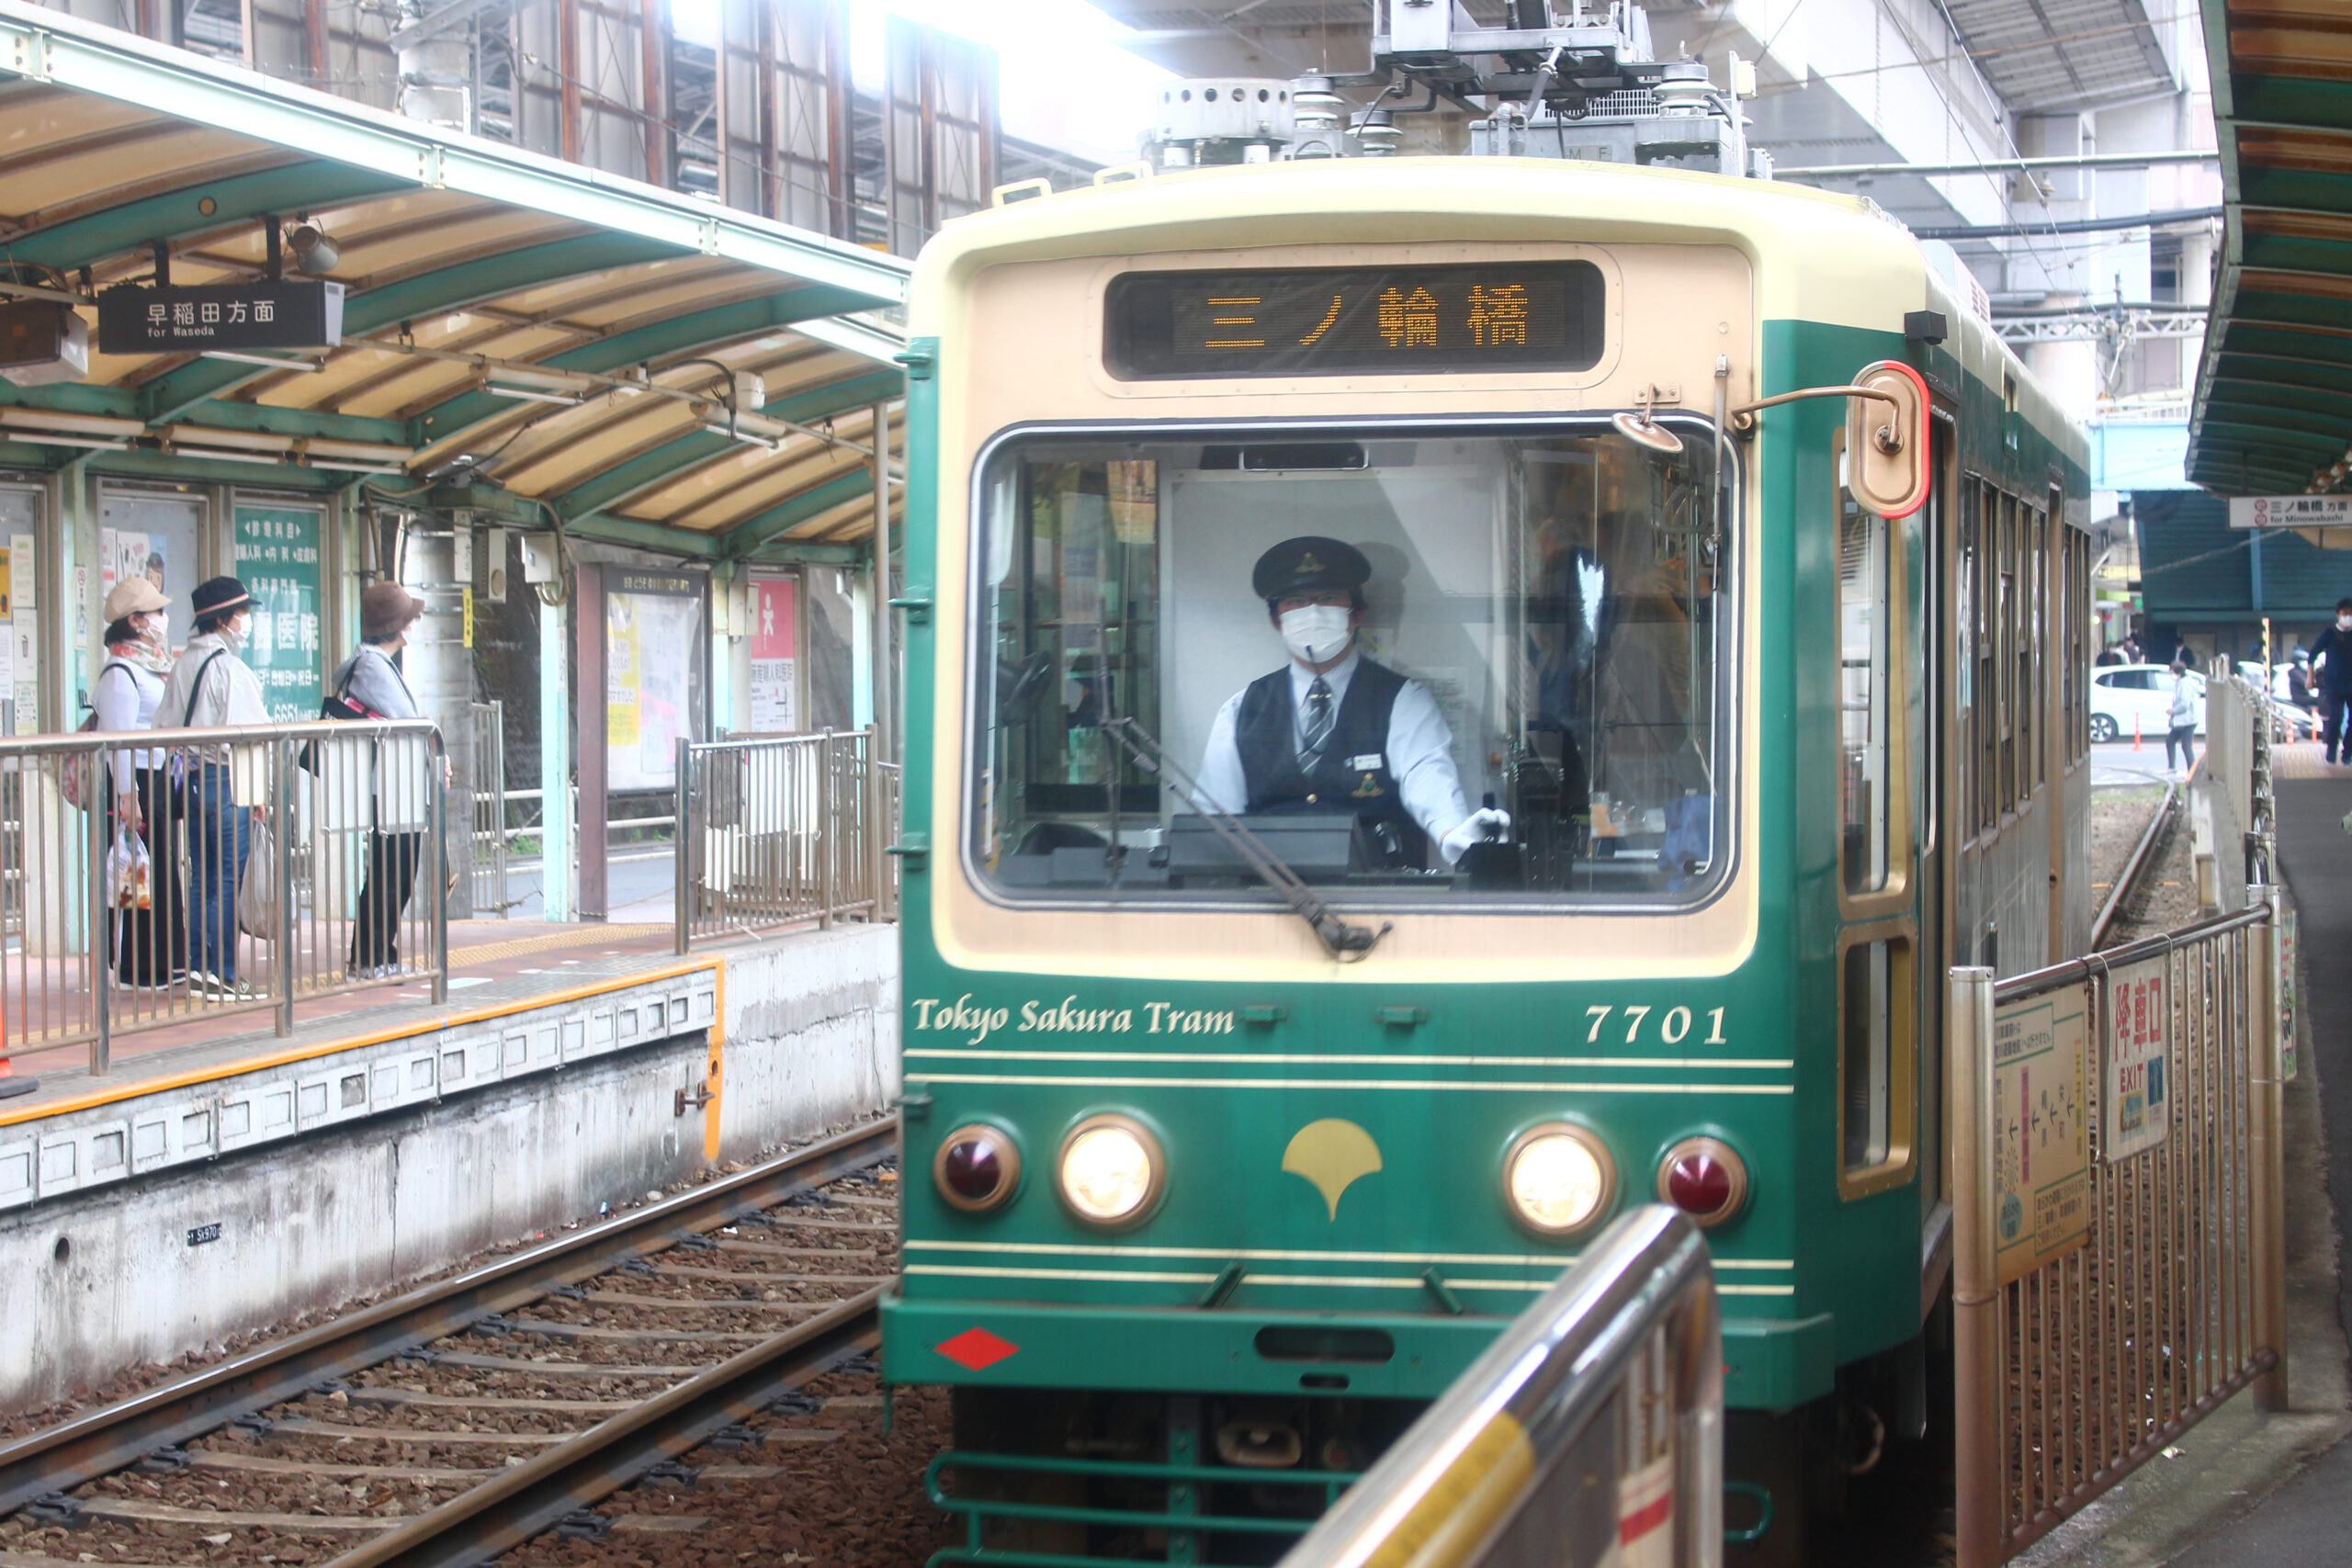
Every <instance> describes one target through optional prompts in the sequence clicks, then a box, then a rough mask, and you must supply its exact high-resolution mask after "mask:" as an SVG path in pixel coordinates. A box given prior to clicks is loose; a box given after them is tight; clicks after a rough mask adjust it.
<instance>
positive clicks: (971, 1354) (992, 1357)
mask: <svg viewBox="0 0 2352 1568" xmlns="http://www.w3.org/2000/svg"><path fill="white" fill-rule="evenodd" d="M933 1349H935V1350H937V1351H938V1352H939V1353H940V1354H941V1355H943V1356H944V1357H946V1358H947V1359H949V1360H951V1361H953V1362H955V1363H956V1365H957V1366H959V1367H963V1368H966V1369H967V1370H968V1371H975V1372H981V1371H987V1370H988V1369H989V1368H990V1367H993V1366H995V1365H996V1364H997V1363H998V1362H999V1361H1001V1360H1003V1359H1005V1358H1006V1357H1007V1356H1011V1355H1015V1354H1017V1353H1018V1352H1019V1351H1020V1349H1021V1347H1020V1346H1018V1345H1015V1344H1014V1343H1012V1341H1011V1340H1009V1339H1001V1338H999V1337H997V1336H995V1335H993V1334H990V1333H989V1331H988V1330H987V1329H985V1328H967V1329H966V1330H964V1332H963V1333H961V1334H958V1335H957V1336H956V1337H955V1338H953V1339H949V1340H945V1341H944V1342H942V1343H941V1344H938V1345H935V1346H933Z"/></svg>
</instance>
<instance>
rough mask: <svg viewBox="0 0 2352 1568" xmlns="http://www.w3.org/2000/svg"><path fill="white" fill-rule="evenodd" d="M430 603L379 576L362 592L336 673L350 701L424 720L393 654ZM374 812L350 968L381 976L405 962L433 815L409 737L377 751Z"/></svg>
mask: <svg viewBox="0 0 2352 1568" xmlns="http://www.w3.org/2000/svg"><path fill="white" fill-rule="evenodd" d="M423 614H424V600H422V599H419V598H417V597H416V596H415V595H414V594H413V593H411V592H409V591H408V590H407V589H405V588H402V587H401V585H400V584H399V583H397V582H378V583H374V584H372V585H370V586H369V587H368V591H367V592H364V593H362V594H360V595H359V639H360V640H359V647H358V648H357V649H356V650H355V651H354V652H353V653H352V655H351V657H350V658H349V659H347V660H344V663H343V668H342V669H340V670H337V671H335V672H334V691H335V694H337V695H339V696H341V697H342V698H343V699H344V701H345V702H346V703H349V704H351V705H353V706H355V707H357V708H360V709H362V710H364V711H365V712H367V713H368V714H369V715H372V716H375V717H377V718H418V717H422V715H421V714H420V713H419V712H418V710H417V706H416V698H415V697H414V696H413V695H412V694H410V692H409V689H408V682H407V681H406V680H405V679H404V678H403V677H402V676H401V667H400V666H399V665H397V664H395V663H393V662H392V656H393V655H394V654H397V653H398V652H400V650H401V649H403V648H406V647H407V646H408V629H409V627H411V626H414V625H415V624H416V618H417V617H418V616H419V615H423ZM378 752H379V754H378V759H377V763H376V780H375V800H374V808H375V818H374V821H373V823H372V825H371V826H370V827H369V829H368V880H367V883H366V884H365V885H364V886H362V887H361V888H360V889H359V903H358V905H357V907H356V908H355V909H354V911H353V914H352V924H351V953H350V960H349V963H348V964H347V965H346V966H345V974H346V975H348V976H350V977H351V978H353V979H355V980H372V979H380V978H382V977H383V976H388V975H392V974H397V973H398V972H399V970H400V966H401V953H400V938H401V911H402V910H403V909H405V908H408V896H409V894H410V892H411V891H412V890H413V888H414V887H415V886H416V864H417V859H418V854H419V852H420V851H421V850H422V848H423V847H424V830H423V829H424V824H425V823H426V822H428V821H430V819H431V817H430V811H429V808H428V805H427V802H426V800H425V798H424V786H425V783H426V781H425V776H424V749H423V747H422V746H421V744H419V743H418V742H417V741H416V740H415V739H413V738H409V737H401V738H397V739H390V740H387V741H386V742H385V743H384V745H383V746H381V747H379V749H378Z"/></svg>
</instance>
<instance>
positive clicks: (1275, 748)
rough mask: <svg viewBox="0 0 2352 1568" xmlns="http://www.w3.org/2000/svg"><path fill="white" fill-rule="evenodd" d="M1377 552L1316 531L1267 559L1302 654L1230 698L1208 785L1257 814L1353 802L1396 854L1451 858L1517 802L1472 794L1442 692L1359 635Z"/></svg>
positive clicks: (1262, 591)
mask: <svg viewBox="0 0 2352 1568" xmlns="http://www.w3.org/2000/svg"><path fill="white" fill-rule="evenodd" d="M1371 578H1372V563H1371V562H1370V561H1369V560H1367V559H1365V558H1364V555H1363V551H1362V550H1359V549H1357V548H1356V547H1354V546H1353V545H1350V544H1347V543H1345V542H1343V541H1341V540H1339V539H1328V538H1324V537H1321V536H1316V535H1307V536H1301V537H1299V538H1295V539H1284V540H1283V542H1282V543H1281V544H1278V545H1276V546H1274V547H1273V548H1272V549H1270V550H1268V551H1267V552H1266V553H1265V554H1264V555H1262V556H1260V557H1259V558H1258V564H1257V567H1256V569H1255V570H1253V571H1252V572H1251V573H1250V587H1251V589H1252V590H1253V591H1254V592H1256V594H1257V595H1258V597H1259V598H1261V599H1263V600H1264V601H1265V602H1266V617H1267V619H1268V621H1269V622H1270V623H1272V626H1273V628H1274V630H1275V631H1276V632H1277V633H1278V634H1280V636H1281V637H1282V639H1283V644H1284V645H1285V646H1286V647H1287V648H1288V649H1289V652H1290V660H1289V662H1288V664H1287V665H1286V666H1285V667H1284V668H1283V669H1280V670H1276V671H1272V672H1271V673H1269V674H1266V675H1264V676H1261V677H1260V678H1259V679H1258V680H1255V681H1252V682H1250V684H1249V685H1247V686H1245V687H1243V688H1242V689H1241V690H1240V691H1238V692H1237V693H1235V694H1233V695H1232V696H1231V697H1228V698H1227V699H1226V702H1225V705H1224V706H1222V707H1220V708H1219V709H1217V713H1216V719H1215V721H1214V722H1212V723H1211V725H1210V726H1209V739H1208V746H1207V750H1206V753H1205V755H1204V757H1203V758H1202V761H1201V771H1200V783H1201V788H1202V790H1203V792H1204V794H1206V795H1208V796H1209V798H1211V799H1212V800H1214V801H1216V803H1217V804H1218V805H1219V806H1221V807H1225V808H1227V810H1237V809H1238V810H1239V811H1241V812H1244V813H1247V814H1260V813H1283V812H1345V811H1352V812H1354V813H1355V815H1356V816H1357V817H1358V818H1360V819H1361V820H1362V821H1363V826H1364V831H1365V834H1366V836H1367V838H1369V839H1370V840H1371V841H1372V842H1373V843H1374V845H1375V846H1377V847H1378V848H1379V850H1380V851H1381V852H1382V853H1383V854H1384V855H1385V858H1386V860H1387V861H1388V863H1390V864H1392V865H1402V866H1416V867H1418V866H1425V865H1427V864H1428V863H1429V845H1430V842H1431V841H1432V840H1434V841H1435V843H1436V844H1437V847H1438V852H1439V854H1441V855H1442V856H1443V857H1444V860H1445V863H1446V864H1448V865H1452V864H1453V863H1455V862H1456V861H1458V860H1460V859H1461V858H1462V855H1463V852H1464V851H1465V850H1467V849H1469V848H1470V846H1471V845H1473V844H1475V843H1478V842H1480V841H1482V840H1486V839H1487V838H1489V837H1494V838H1498V839H1508V838H1509V837H1510V813H1508V812H1504V811H1498V810H1496V809H1495V808H1493V807H1487V808H1486V809H1484V810H1479V811H1473V810H1471V809H1470V808H1469V807H1468V806H1467V805H1466V804H1464V800H1463V795H1462V781H1461V778H1460V776H1459V774H1458V773H1456V771H1455V768H1454V764H1453V731H1452V730H1450V729H1449V728H1447V727H1446V722H1445V719H1444V716H1442V715H1441V714H1440V713H1439V712H1438V707H1437V702H1436V699H1434V698H1433V697H1431V696H1430V693H1429V688H1427V687H1426V686H1424V685H1422V684H1421V683H1420V682H1419V681H1413V680H1408V679H1407V678H1406V677H1404V676H1402V675H1399V674H1397V672H1396V671H1393V670H1390V669H1388V668H1387V667H1385V665H1380V664H1375V663H1374V662H1373V661H1372V660H1369V659H1367V658H1365V657H1364V656H1363V652H1362V650H1361V649H1358V648H1357V646H1356V634H1357V632H1358V631H1359V630H1360V629H1361V628H1362V627H1363V615H1364V595H1363V588H1364V584H1365V583H1366V582H1368V581H1371Z"/></svg>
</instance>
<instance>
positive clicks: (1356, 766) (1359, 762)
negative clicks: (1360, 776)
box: [1348, 751, 1382, 773]
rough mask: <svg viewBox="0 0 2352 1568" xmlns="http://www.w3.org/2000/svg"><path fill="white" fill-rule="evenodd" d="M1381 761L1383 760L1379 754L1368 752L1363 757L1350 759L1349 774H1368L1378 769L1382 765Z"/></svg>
mask: <svg viewBox="0 0 2352 1568" xmlns="http://www.w3.org/2000/svg"><path fill="white" fill-rule="evenodd" d="M1381 761H1382V759H1381V755H1380V753H1379V752H1377V751H1366V752H1365V753H1364V754H1363V756H1361V757H1351V758H1349V759H1348V772H1350V773H1371V772H1373V771H1374V770H1375V769H1377V768H1378V767H1379V766H1380V764H1381Z"/></svg>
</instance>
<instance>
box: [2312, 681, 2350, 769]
mask: <svg viewBox="0 0 2352 1568" xmlns="http://www.w3.org/2000/svg"><path fill="white" fill-rule="evenodd" d="M2347 706H2352V697H2347V696H2346V694H2344V693H2342V692H2327V691H2323V692H2322V693H2320V694H2319V716H2320V719H2321V721H2322V723H2324V725H2325V726H2326V728H2324V729H2323V730H2322V731H2321V732H2320V734H2321V739H2322V740H2323V741H2324V743H2325V745H2326V749H2327V760H2328V761H2331V762H2333V761H2335V757H2336V749H2337V748H2338V747H2339V746H2341V747H2343V749H2344V751H2345V754H2346V755H2347V756H2352V744H2346V742H2347V741H2352V737H2347V736H2346V734H2345V733H2344V716H2345V713H2344V710H2345V709H2346V707H2347Z"/></svg>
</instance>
